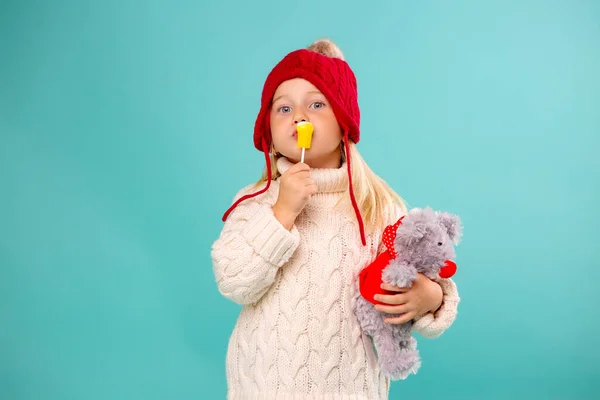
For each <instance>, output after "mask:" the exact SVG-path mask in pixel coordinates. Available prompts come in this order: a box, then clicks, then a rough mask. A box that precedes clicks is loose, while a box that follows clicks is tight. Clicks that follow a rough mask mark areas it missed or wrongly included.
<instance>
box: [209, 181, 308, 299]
mask: <svg viewBox="0 0 600 400" xmlns="http://www.w3.org/2000/svg"><path fill="white" fill-rule="evenodd" d="M242 192H243V190H242V191H240V193H238V195H237V196H236V199H237V198H239V197H241V195H242V194H243V193H242ZM260 197H261V196H259V197H256V198H252V199H248V200H246V201H244V202H242V203H240V204H239V205H238V206H237V207H236V208H235V209H234V210H233V211H232V212H231V214H229V217H228V219H227V220H226V221H225V224H224V226H223V230H222V231H221V234H220V236H219V238H218V239H217V240H216V241H215V242H214V243H213V245H212V250H211V258H212V262H213V272H214V275H215V279H216V282H217V287H218V289H219V292H220V293H221V294H222V295H223V296H225V297H226V298H228V299H230V300H232V301H234V302H236V303H238V304H242V305H245V304H252V303H255V302H257V301H258V300H259V299H260V298H261V297H262V296H263V295H264V294H265V293H266V292H267V290H268V289H269V288H270V287H271V285H272V284H273V282H274V281H275V277H276V274H277V271H278V270H279V268H281V267H282V266H283V265H284V264H285V263H286V262H287V261H288V260H289V259H290V257H291V256H292V255H293V253H294V251H295V250H296V248H297V247H298V245H299V242H300V236H299V233H298V230H297V228H296V227H295V226H294V227H293V228H292V229H291V231H288V230H287V229H285V227H283V225H281V223H280V222H279V221H278V220H277V219H276V218H275V215H274V214H273V209H272V205H271V204H269V202H260V201H259V200H258V199H259V198H260Z"/></svg>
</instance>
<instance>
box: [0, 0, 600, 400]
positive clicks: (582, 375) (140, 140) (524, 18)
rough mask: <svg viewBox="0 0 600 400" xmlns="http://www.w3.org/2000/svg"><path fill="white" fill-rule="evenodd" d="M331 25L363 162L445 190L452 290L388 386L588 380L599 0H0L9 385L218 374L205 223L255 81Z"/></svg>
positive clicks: (125, 387)
mask: <svg viewBox="0 0 600 400" xmlns="http://www.w3.org/2000/svg"><path fill="white" fill-rule="evenodd" d="M324 36H326V37H330V38H332V39H333V40H335V41H336V42H337V43H338V44H339V46H340V47H341V48H342V50H343V51H344V53H345V55H346V57H347V59H348V60H349V62H350V64H351V66H352V67H353V69H354V70H355V73H356V75H357V77H358V82H359V100H360V105H361V110H362V140H361V142H360V144H359V149H360V151H361V152H362V154H363V156H364V157H365V158H366V160H367V161H368V163H369V165H370V166H371V167H372V168H373V169H374V170H375V171H376V172H377V173H378V174H380V175H381V176H382V177H383V178H384V179H386V180H387V181H388V182H389V183H390V184H391V185H392V186H393V187H394V188H395V189H396V190H397V191H398V192H399V193H400V194H401V195H403V196H404V197H405V198H406V199H407V201H408V202H409V205H410V206H413V207H414V206H424V205H431V206H432V207H435V208H439V209H444V210H449V211H452V212H456V213H458V214H460V215H461V217H462V219H463V222H464V224H465V237H464V241H463V243H462V244H461V246H460V247H459V249H458V264H459V272H458V274H457V275H456V277H455V278H456V282H457V283H458V285H459V289H460V294H461V297H462V303H461V305H460V314H459V317H458V319H457V321H456V322H455V324H454V326H453V327H452V328H451V329H450V330H449V331H447V332H446V333H445V334H444V335H443V336H442V337H441V338H439V339H437V340H427V339H423V338H419V346H420V349H421V352H422V356H423V359H424V365H423V368H422V369H421V371H420V373H419V374H418V375H417V376H414V377H411V378H410V379H409V380H407V381H404V382H395V383H394V384H393V385H392V391H391V398H394V399H408V398H411V396H419V398H422V399H433V398H438V396H444V398H445V399H475V398H477V399H482V398H485V399H508V398H510V399H526V398H527V399H566V398H569V399H592V398H598V397H599V396H600V389H599V388H598V379H599V378H600V367H599V366H598V365H599V364H598V360H599V359H600V341H599V339H598V338H599V335H598V331H599V329H600V324H599V321H598V315H599V314H598V310H597V308H596V304H598V297H597V296H598V289H597V288H598V282H599V279H600V272H599V271H600V268H599V267H600V263H599V261H598V248H599V246H598V243H599V239H600V235H599V234H598V226H599V225H600V212H599V211H598V210H599V208H598V202H599V201H600V196H599V191H600V188H599V186H600V161H599V157H598V154H597V153H598V149H599V148H600V139H599V138H600V45H599V43H600V3H599V2H598V1H583V0H582V1H566V0H565V1H523V2H517V1H511V2H507V1H474V0H473V1H467V0H463V1H452V2H451V1H422V2H413V1H391V0H389V1H377V2H373V3H370V4H369V3H367V2H365V1H362V2H348V1H342V0H337V1H326V2H324V3H321V2H317V1H305V2H301V3H290V2H278V1H255V2H250V1H248V2H246V1H244V2H243V1H238V2H231V1H227V2H220V3H219V2H208V3H204V2H200V1H168V2H167V1H131V0H130V1H122V0H120V1H114V0H113V1H103V2H91V1H85V2H84V1H75V0H72V1H64V0H63V1H60V0H57V1H54V2H33V1H4V2H2V4H1V5H0V133H1V141H0V184H1V186H0V190H1V192H0V398H1V399H7V400H8V399H11V400H12V399H15V400H16V399H19V400H20V399H36V400H38V399H60V400H67V399H86V400H95V399H209V398H210V399H217V398H224V397H225V393H226V385H225V370H224V362H225V361H224V360H225V351H226V346H227V341H228V338H229V334H230V332H231V329H232V328H233V325H234V323H235V319H236V316H237V313H238V312H239V307H238V306H237V305H235V304H232V303H231V302H228V301H227V300H225V299H224V298H222V297H221V296H220V295H219V293H218V291H217V288H216V285H215V283H214V276H213V273H212V266H211V260H210V246H211V244H212V242H213V241H214V240H215V239H216V238H217V236H218V235H219V232H220V229H221V228H222V222H221V220H220V218H221V215H222V214H223V212H224V211H225V210H226V209H227V207H228V206H229V204H230V201H231V199H232V198H233V196H234V194H235V192H236V191H237V190H238V189H239V188H241V187H242V186H244V185H246V184H248V183H250V182H252V181H254V180H256V179H257V178H258V177H259V176H260V173H261V172H262V168H263V163H264V159H263V157H262V155H261V153H259V152H258V151H256V150H254V149H253V147H252V129H253V123H254V118H255V115H256V112H257V111H258V106H259V99H260V91H261V88H262V83H263V80H264V78H265V77H266V74H267V73H268V71H269V70H270V68H271V67H272V66H273V65H274V64H275V63H276V62H277V61H278V60H279V59H280V58H281V57H283V56H284V55H285V54H286V53H287V52H288V51H291V50H293V49H296V48H299V47H305V46H306V45H308V44H310V42H312V41H313V40H314V39H316V38H319V37H324Z"/></svg>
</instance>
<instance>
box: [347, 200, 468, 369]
mask: <svg viewBox="0 0 600 400" xmlns="http://www.w3.org/2000/svg"><path fill="white" fill-rule="evenodd" d="M461 229H462V227H461V223H460V219H459V217H457V216H455V215H452V214H448V213H445V212H438V211H434V210H432V209H431V208H430V207H426V208H423V209H420V208H414V209H412V210H410V211H409V212H408V213H407V214H406V215H405V216H404V217H402V218H400V220H398V222H396V224H394V225H390V226H388V227H386V229H385V231H384V233H383V243H384V244H385V246H386V248H387V250H386V251H385V252H383V253H382V254H381V255H379V256H378V257H377V259H376V260H375V261H374V262H373V263H371V264H370V265H369V266H367V267H366V268H365V269H363V270H362V271H361V273H360V277H359V286H360V295H358V296H357V298H356V301H355V303H354V312H355V314H356V316H357V318H358V321H359V323H360V326H361V329H362V331H363V332H364V333H365V334H366V335H368V336H370V337H371V338H372V339H373V342H374V345H375V350H376V353H377V358H378V362H379V365H380V368H381V371H382V372H383V374H384V375H385V376H387V377H389V378H390V379H392V380H397V379H405V378H406V377H407V376H408V375H409V374H411V373H414V374H416V373H417V371H418V369H419V367H420V366H421V360H420V357H419V352H418V350H417V342H416V340H415V338H414V337H413V336H412V331H411V328H412V324H413V321H409V322H406V323H404V324H400V325H396V324H388V323H385V322H384V318H387V317H393V316H395V315H391V314H387V313H384V312H381V311H378V310H376V309H375V304H382V303H380V302H378V301H377V300H375V299H374V295H375V294H376V293H385V294H394V293H395V292H386V291H384V290H383V289H380V285H381V283H382V281H383V282H386V283H390V284H392V285H395V286H398V287H410V286H411V285H412V282H413V281H414V280H415V279H416V277H417V273H419V272H420V273H422V274H424V275H425V276H427V277H428V278H432V279H433V278H436V279H439V278H449V277H451V276H452V275H453V274H454V273H455V272H456V264H455V263H454V261H452V260H453V259H454V258H455V256H456V254H455V251H454V245H457V244H458V243H459V240H460V237H461V235H462V233H461Z"/></svg>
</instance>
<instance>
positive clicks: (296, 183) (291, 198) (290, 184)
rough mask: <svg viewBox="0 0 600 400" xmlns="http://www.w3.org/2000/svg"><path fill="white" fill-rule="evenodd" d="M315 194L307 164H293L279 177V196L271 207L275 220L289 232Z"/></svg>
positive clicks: (314, 185)
mask: <svg viewBox="0 0 600 400" xmlns="http://www.w3.org/2000/svg"><path fill="white" fill-rule="evenodd" d="M316 192H317V184H316V183H315V182H314V181H313V180H312V178H311V177H310V167H309V166H308V164H305V163H297V164H294V165H293V166H292V167H291V168H290V169H289V170H287V171H286V172H285V174H283V175H281V178H280V184H279V195H278V197H277V201H276V202H275V204H274V205H273V212H274V214H275V218H277V219H278V220H279V222H281V224H282V225H283V226H285V227H286V229H288V230H290V229H291V228H292V226H293V225H294V222H295V221H296V217H297V216H298V214H300V212H301V211H302V209H303V208H304V206H306V203H308V200H310V198H311V196H312V195H313V194H315V193H316Z"/></svg>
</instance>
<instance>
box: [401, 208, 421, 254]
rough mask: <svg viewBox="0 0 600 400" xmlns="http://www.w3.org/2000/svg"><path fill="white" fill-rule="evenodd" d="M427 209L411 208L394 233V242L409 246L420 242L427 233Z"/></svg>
mask: <svg viewBox="0 0 600 400" xmlns="http://www.w3.org/2000/svg"><path fill="white" fill-rule="evenodd" d="M427 211H428V210H427V209H420V208H413V209H412V210H410V211H409V213H408V214H407V215H406V217H405V218H404V219H403V221H402V224H400V226H399V227H398V230H397V231H396V242H397V243H399V244H400V245H401V246H410V245H412V244H414V243H416V242H418V241H419V240H421V239H422V238H423V237H424V236H425V234H426V233H427Z"/></svg>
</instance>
